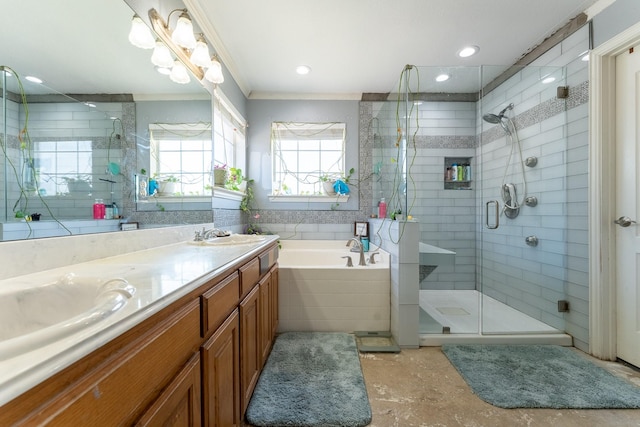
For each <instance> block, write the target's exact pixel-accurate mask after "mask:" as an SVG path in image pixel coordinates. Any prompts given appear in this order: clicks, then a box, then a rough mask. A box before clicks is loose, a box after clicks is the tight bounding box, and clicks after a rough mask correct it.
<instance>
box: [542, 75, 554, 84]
mask: <svg viewBox="0 0 640 427" xmlns="http://www.w3.org/2000/svg"><path fill="white" fill-rule="evenodd" d="M555 81H556V78H555V77H551V76H549V77H545V78H544V79H542V83H543V84H549V83H552V82H555Z"/></svg>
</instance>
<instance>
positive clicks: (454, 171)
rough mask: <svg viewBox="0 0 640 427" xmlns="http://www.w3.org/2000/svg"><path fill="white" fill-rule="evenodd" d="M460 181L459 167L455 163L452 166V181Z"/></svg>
mask: <svg viewBox="0 0 640 427" xmlns="http://www.w3.org/2000/svg"><path fill="white" fill-rule="evenodd" d="M457 180H458V165H457V163H454V164H452V165H451V181H457Z"/></svg>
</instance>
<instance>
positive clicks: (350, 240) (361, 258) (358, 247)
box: [347, 237, 367, 265]
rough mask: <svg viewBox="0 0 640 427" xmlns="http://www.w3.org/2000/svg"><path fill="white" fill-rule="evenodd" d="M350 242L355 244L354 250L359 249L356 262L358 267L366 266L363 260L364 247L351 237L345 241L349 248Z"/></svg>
mask: <svg viewBox="0 0 640 427" xmlns="http://www.w3.org/2000/svg"><path fill="white" fill-rule="evenodd" d="M351 242H355V245H354V249H360V261H359V262H358V265H367V262H366V261H365V260H364V247H363V246H362V243H361V242H360V240H358V239H357V238H355V237H352V238H350V239H349V240H348V241H347V246H351Z"/></svg>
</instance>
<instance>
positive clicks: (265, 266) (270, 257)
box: [259, 246, 278, 277]
mask: <svg viewBox="0 0 640 427" xmlns="http://www.w3.org/2000/svg"><path fill="white" fill-rule="evenodd" d="M259 259H260V277H262V276H264V275H265V274H267V272H268V271H269V269H270V268H271V267H272V266H273V265H274V264H275V263H276V262H277V261H278V246H274V247H272V248H271V249H269V250H268V251H266V252H265V253H263V254H261V255H260V257H259Z"/></svg>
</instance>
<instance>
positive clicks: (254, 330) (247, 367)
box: [240, 286, 262, 415]
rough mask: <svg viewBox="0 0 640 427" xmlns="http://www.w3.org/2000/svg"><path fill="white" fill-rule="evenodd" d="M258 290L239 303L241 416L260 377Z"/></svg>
mask: <svg viewBox="0 0 640 427" xmlns="http://www.w3.org/2000/svg"><path fill="white" fill-rule="evenodd" d="M259 292H260V288H259V287H258V286H256V287H254V288H253V290H252V291H251V292H249V294H248V295H247V297H246V298H245V299H243V300H242V302H241V303H240V390H241V391H242V396H241V409H242V414H243V415H244V412H245V411H246V409H247V405H249V400H250V399H251V394H252V393H253V389H254V388H255V386H256V383H257V382H258V377H259V376H260V368H261V367H262V366H261V364H260V356H261V353H260V343H259V342H260V307H259V300H260V298H259V296H260V293H259Z"/></svg>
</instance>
